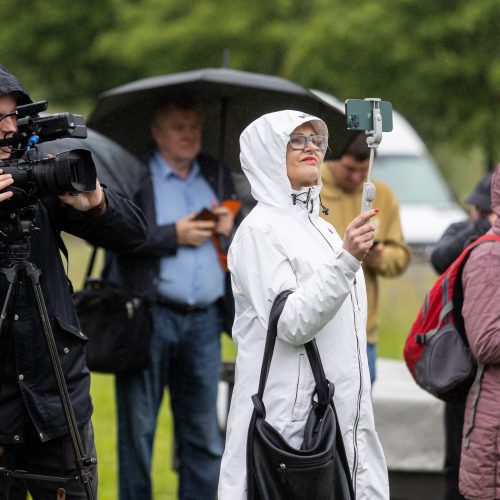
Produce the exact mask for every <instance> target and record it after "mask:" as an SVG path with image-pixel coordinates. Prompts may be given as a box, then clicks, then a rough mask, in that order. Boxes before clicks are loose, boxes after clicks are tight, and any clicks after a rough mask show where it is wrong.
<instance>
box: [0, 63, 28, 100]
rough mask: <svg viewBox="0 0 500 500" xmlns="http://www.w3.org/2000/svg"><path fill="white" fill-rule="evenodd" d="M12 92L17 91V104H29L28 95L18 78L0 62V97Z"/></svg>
mask: <svg viewBox="0 0 500 500" xmlns="http://www.w3.org/2000/svg"><path fill="white" fill-rule="evenodd" d="M13 92H17V93H18V98H17V104H18V105H21V104H29V103H31V102H32V101H31V98H30V96H29V95H28V94H27V93H26V91H25V90H24V87H23V86H22V85H21V83H20V82H19V80H18V79H17V78H16V77H15V76H14V75H13V74H12V73H9V72H8V71H7V68H5V66H3V65H2V64H0V97H3V96H4V95H8V94H12V93H13Z"/></svg>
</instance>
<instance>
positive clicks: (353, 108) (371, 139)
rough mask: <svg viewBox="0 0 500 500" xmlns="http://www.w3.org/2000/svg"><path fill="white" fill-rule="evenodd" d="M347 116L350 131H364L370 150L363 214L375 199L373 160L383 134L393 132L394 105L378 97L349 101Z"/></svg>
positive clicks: (362, 205)
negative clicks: (372, 180) (372, 179)
mask: <svg viewBox="0 0 500 500" xmlns="http://www.w3.org/2000/svg"><path fill="white" fill-rule="evenodd" d="M345 114H346V119H347V128H348V129H349V130H364V131H365V133H366V135H367V137H366V144H367V145H368V147H369V148H370V164H369V167H368V175H367V178H366V182H365V183H364V184H363V195H362V197H361V213H363V212H366V211H367V210H371V208H372V206H373V200H374V199H375V193H376V189H375V184H373V182H371V177H372V168H373V159H374V157H375V149H377V148H378V145H379V144H380V142H381V141H382V133H383V132H390V131H391V130H392V104H391V103H390V102H389V101H381V100H380V99H379V98H377V97H367V98H366V99H347V100H346V101H345Z"/></svg>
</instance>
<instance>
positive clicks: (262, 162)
mask: <svg viewBox="0 0 500 500" xmlns="http://www.w3.org/2000/svg"><path fill="white" fill-rule="evenodd" d="M305 122H311V123H312V125H313V127H314V128H315V130H316V132H317V133H319V134H322V135H327V130H326V126H325V124H324V123H323V122H322V121H321V120H319V119H317V118H315V117H313V116H311V115H307V114H304V113H300V112H298V111H280V112H276V113H271V114H268V115H264V116H262V117H261V118H259V119H258V120H256V121H255V122H253V123H252V124H250V125H249V126H248V127H247V128H246V129H245V130H244V132H243V133H242V135H241V138H240V147H241V156H240V159H241V165H242V168H243V170H244V172H245V174H246V176H247V177H248V179H249V181H250V185H251V188H252V195H253V197H254V198H255V199H256V200H257V202H258V203H257V205H256V207H255V208H254V209H253V210H252V212H251V213H250V214H249V215H248V216H247V217H246V218H245V219H244V220H243V222H242V224H241V225H240V227H239V228H238V231H237V232H236V235H235V238H234V240H233V242H232V244H231V248H230V251H229V260H228V262H229V269H230V271H231V278H232V287H233V292H234V298H235V306H236V317H235V322H234V327H233V337H234V341H235V343H236V345H237V348H238V356H237V360H236V377H235V386H234V391H233V395H232V401H231V409H230V412H229V418H228V428H227V440H226V447H225V451H224V456H223V459H222V466H221V475H220V482H219V500H245V499H246V439H247V432H248V424H249V421H250V417H251V414H252V410H253V405H252V402H251V396H252V395H253V394H255V393H256V392H257V388H258V382H259V374H260V367H261V363H262V356H263V353H264V344H265V339H266V333H267V324H268V318H269V313H270V310H271V306H272V303H273V301H274V299H275V297H276V296H277V295H278V294H279V293H280V292H281V291H283V290H289V289H291V290H294V292H293V293H292V294H291V295H290V296H289V297H288V300H287V303H286V305H285V307H284V309H283V313H282V315H281V318H280V320H279V323H278V340H277V342H276V347H275V350H274V355H273V360H272V363H271V369H270V373H269V378H268V381H267V385H266V391H265V393H264V404H265V406H266V410H267V415H266V420H267V421H268V422H269V423H270V424H271V425H273V426H274V427H275V428H276V429H277V430H278V431H279V432H280V433H281V434H282V435H283V437H284V438H285V439H286V440H287V441H288V442H289V443H290V444H291V445H292V446H296V447H298V448H300V445H301V443H302V436H303V430H304V426H305V421H306V419H307V416H308V414H309V412H310V409H311V397H312V394H313V390H314V379H313V375H312V372H311V369H310V366H309V361H308V359H307V355H306V351H305V348H304V343H306V342H308V341H309V340H311V339H312V338H316V341H317V343H318V348H319V351H320V354H321V358H322V361H323V366H324V368H325V372H326V376H327V378H328V379H329V380H331V381H332V382H333V383H334V384H335V396H334V401H335V405H336V408H337V413H338V417H339V422H340V428H341V430H342V433H343V437H344V443H345V447H346V452H347V457H348V460H349V465H350V469H351V474H352V477H353V483H354V488H355V491H356V498H357V500H378V499H383V500H388V499H389V487H388V478H387V467H386V464H385V459H384V455H383V452H382V448H381V446H380V443H379V440H378V437H377V434H376V432H375V428H374V422H373V411H372V404H371V399H370V382H369V373H368V365H367V360H366V331H365V325H366V310H367V309H366V308H367V306H366V293H365V283H364V278H363V273H362V270H361V267H360V262H359V261H358V260H357V259H355V258H354V257H353V256H352V255H351V254H349V253H348V252H347V251H345V250H343V249H342V240H341V239H340V237H339V236H338V235H337V233H336V232H335V230H334V229H333V227H332V226H331V225H330V224H329V223H328V222H326V221H325V220H323V219H321V218H320V217H319V216H318V213H319V192H320V189H321V186H320V185H318V186H314V187H312V188H304V189H302V190H300V191H293V190H292V188H291V185H290V181H289V179H288V176H287V170H286V148H287V143H288V141H289V135H290V133H291V132H292V131H293V130H294V129H295V128H297V127H298V126H299V125H301V124H303V123H305ZM319 182H321V181H319Z"/></svg>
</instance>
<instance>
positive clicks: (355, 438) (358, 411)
mask: <svg viewBox="0 0 500 500" xmlns="http://www.w3.org/2000/svg"><path fill="white" fill-rule="evenodd" d="M307 218H308V219H309V222H310V223H311V224H312V226H313V227H314V228H315V229H316V231H318V233H319V234H320V235H321V236H322V237H323V239H324V240H325V241H326V243H327V244H328V246H329V247H330V249H331V250H332V251H334V250H333V247H332V246H331V245H330V242H329V241H328V239H327V238H326V236H325V235H324V234H323V233H322V232H321V231H320V230H319V228H318V227H316V225H315V224H314V222H313V221H312V220H311V217H310V215H308V217H307ZM354 290H355V295H356V300H354V299H353V293H352V291H351V292H350V293H349V296H350V298H351V305H352V314H353V322H354V331H355V333H356V352H357V357H358V373H359V390H358V401H357V404H356V416H355V418H354V425H353V431H352V439H353V452H354V456H353V462H352V473H351V475H352V485H353V488H354V495H356V477H357V474H358V426H359V420H360V418H361V398H362V395H363V365H362V363H361V354H360V350H359V336H358V327H357V325H356V306H355V304H354V302H356V304H357V307H358V309H359V302H358V293H357V288H356V277H355V278H354Z"/></svg>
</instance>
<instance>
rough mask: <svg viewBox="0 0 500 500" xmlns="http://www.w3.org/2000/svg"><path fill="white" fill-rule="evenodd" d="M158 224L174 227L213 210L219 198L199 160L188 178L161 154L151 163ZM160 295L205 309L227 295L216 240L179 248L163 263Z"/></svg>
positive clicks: (161, 265) (159, 288)
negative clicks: (193, 216)
mask: <svg viewBox="0 0 500 500" xmlns="http://www.w3.org/2000/svg"><path fill="white" fill-rule="evenodd" d="M149 168H150V171H151V178H152V181H153V190H154V197H155V207H156V222H157V224H158V225H164V224H174V223H175V222H176V221H178V220H179V219H182V218H184V217H186V216H187V215H189V214H190V213H192V212H199V211H200V210H202V209H203V208H205V207H206V208H208V209H211V208H212V202H214V201H215V202H217V203H218V199H217V196H216V194H215V193H214V191H213V190H212V188H211V187H210V185H209V184H208V182H207V181H206V180H205V178H204V177H203V176H202V175H201V173H200V166H199V164H198V162H197V161H196V160H195V162H194V164H193V167H192V169H191V172H190V173H189V175H188V177H187V178H186V179H182V178H181V177H179V176H178V175H177V174H176V173H175V172H174V171H173V170H172V167H171V166H170V165H169V164H168V163H167V162H166V161H165V160H164V159H163V157H162V156H160V154H159V153H158V152H157V153H155V154H154V155H153V156H152V157H151V160H150V162H149ZM158 293H159V295H161V296H162V297H165V298H167V299H170V300H173V301H176V302H181V303H183V304H189V305H197V306H205V305H209V304H212V303H213V302H215V301H216V300H217V299H219V298H220V297H222V296H223V295H224V271H223V269H222V267H221V265H220V262H219V257H218V255H217V251H216V249H215V246H214V243H213V240H212V238H209V239H207V240H206V241H205V242H204V243H203V244H201V245H200V246H198V247H194V246H192V247H191V246H179V247H178V248H177V253H176V254H175V255H171V256H167V257H163V258H162V259H161V263H160V276H159V282H158Z"/></svg>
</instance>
